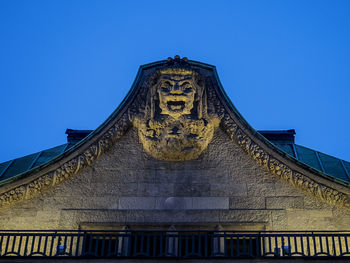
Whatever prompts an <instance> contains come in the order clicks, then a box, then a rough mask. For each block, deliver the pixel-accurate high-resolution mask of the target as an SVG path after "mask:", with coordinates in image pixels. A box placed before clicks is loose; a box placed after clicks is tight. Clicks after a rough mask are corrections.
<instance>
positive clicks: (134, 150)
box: [0, 129, 350, 230]
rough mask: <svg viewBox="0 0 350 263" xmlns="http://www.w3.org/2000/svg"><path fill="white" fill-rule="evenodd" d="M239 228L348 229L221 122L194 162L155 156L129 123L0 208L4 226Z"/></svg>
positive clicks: (348, 214) (341, 213) (345, 215)
mask: <svg viewBox="0 0 350 263" xmlns="http://www.w3.org/2000/svg"><path fill="white" fill-rule="evenodd" d="M219 224H220V225H221V226H222V228H223V229H225V228H227V229H237V230H346V229H349V228H350V211H348V210H345V209H344V208H337V207H332V206H330V205H327V204H325V203H323V202H322V201H319V200H318V199H316V198H315V197H312V196H308V195H306V194H305V193H304V192H301V191H300V190H298V189H296V188H293V187H292V186H290V185H288V184H287V183H285V182H284V181H281V180H280V179H278V178H275V177H274V176H273V175H271V174H269V173H268V172H267V171H265V170H263V169H262V168H260V167H258V166H257V165H256V164H255V162H254V160H252V159H251V158H250V157H249V156H248V155H246V153H245V152H244V151H243V150H242V149H241V148H240V147H239V146H238V145H237V144H236V143H234V142H232V141H230V140H229V138H228V137H227V136H226V134H224V133H223V132H222V131H221V130H220V129H217V130H216V132H215V136H214V139H213V141H212V142H211V143H210V145H209V146H208V148H207V149H206V150H205V151H204V153H203V154H202V155H201V157H200V158H199V159H198V160H195V161H186V162H164V161H157V160H155V159H153V158H152V157H150V156H149V155H148V154H147V153H145V152H144V150H143V148H142V145H141V144H140V143H139V141H138V137H137V132H136V131H135V130H134V129H131V130H130V131H129V132H128V133H127V134H126V135H125V136H124V137H123V138H122V139H121V140H119V141H118V142H116V143H115V145H114V146H112V147H111V148H110V150H109V151H108V152H106V153H104V154H103V155H102V156H101V157H100V158H99V159H98V160H97V161H96V162H95V163H94V164H93V165H92V166H91V167H87V168H85V169H83V170H82V171H81V172H79V174H77V175H76V176H74V177H73V178H72V179H70V180H68V181H65V182H63V183H62V184H60V185H58V186H56V187H55V188H53V189H51V190H49V191H47V192H45V193H43V194H42V195H41V196H39V197H37V198H34V199H31V200H26V201H24V202H22V203H19V204H17V205H15V206H13V207H11V208H8V209H4V210H1V211H0V227H1V228H2V229H79V228H84V229H93V228H95V229H96V228H106V229H108V228H114V229H115V228H119V227H122V226H125V225H130V226H147V227H150V228H152V227H155V226H158V227H162V226H164V227H165V226H166V227H168V226H170V225H175V227H179V228H180V227H181V228H184V227H186V226H187V227H188V225H191V226H192V227H199V226H202V227H204V228H210V229H214V228H215V227H216V226H217V225H219Z"/></svg>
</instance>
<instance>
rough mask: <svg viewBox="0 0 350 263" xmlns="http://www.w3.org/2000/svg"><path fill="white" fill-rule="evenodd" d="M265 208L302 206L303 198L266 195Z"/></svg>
mask: <svg viewBox="0 0 350 263" xmlns="http://www.w3.org/2000/svg"><path fill="white" fill-rule="evenodd" d="M265 201H266V208H267V209H293V208H303V207H304V198H303V197H299V196H285V197H266V198H265Z"/></svg>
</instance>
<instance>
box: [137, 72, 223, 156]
mask: <svg viewBox="0 0 350 263" xmlns="http://www.w3.org/2000/svg"><path fill="white" fill-rule="evenodd" d="M144 113H145V114H143V115H142V116H137V117H135V118H134V119H133V123H134V126H135V127H137V128H138V135H139V139H140V142H141V143H142V145H143V147H144V149H145V150H146V151H147V152H148V153H149V154H150V155H151V156H153V157H154V158H156V159H159V160H166V161H184V160H193V159H196V158H198V156H199V155H200V154H201V153H202V152H203V150H204V149H205V148H206V147H207V146H208V144H209V143H210V141H211V140H212V138H213V135H214V128H215V126H217V125H218V120H217V118H215V117H209V116H208V113H207V107H206V93H205V87H204V86H203V85H202V84H201V79H200V76H199V75H198V73H196V72H194V71H192V70H188V69H184V68H169V69H165V70H161V71H158V72H156V73H155V74H154V76H153V77H151V81H150V87H149V92H148V101H147V105H146V109H145V110H144Z"/></svg>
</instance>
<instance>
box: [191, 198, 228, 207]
mask: <svg viewBox="0 0 350 263" xmlns="http://www.w3.org/2000/svg"><path fill="white" fill-rule="evenodd" d="M192 208H193V209H229V198H228V197H193V207H192Z"/></svg>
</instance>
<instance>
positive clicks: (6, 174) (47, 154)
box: [0, 143, 74, 184]
mask: <svg viewBox="0 0 350 263" xmlns="http://www.w3.org/2000/svg"><path fill="white" fill-rule="evenodd" d="M73 145H74V143H66V144H62V145H60V146H56V147H53V148H50V149H47V150H43V151H41V152H37V153H33V154H30V155H27V156H24V157H20V158H17V159H14V160H11V161H7V162H4V163H0V184H1V183H3V182H4V181H6V180H7V179H9V178H12V177H15V176H16V175H19V174H22V173H24V172H27V171H29V170H31V169H34V168H36V167H38V166H40V165H42V164H45V163H47V162H48V161H50V160H52V159H53V158H55V157H57V156H59V155H60V154H62V153H64V152H65V151H66V150H68V149H69V148H71V147H72V146H73Z"/></svg>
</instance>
